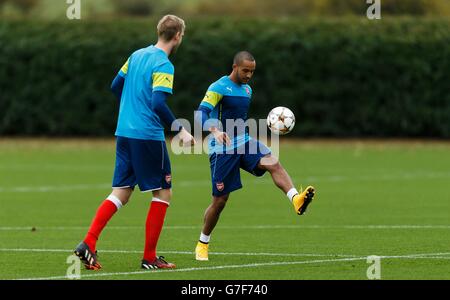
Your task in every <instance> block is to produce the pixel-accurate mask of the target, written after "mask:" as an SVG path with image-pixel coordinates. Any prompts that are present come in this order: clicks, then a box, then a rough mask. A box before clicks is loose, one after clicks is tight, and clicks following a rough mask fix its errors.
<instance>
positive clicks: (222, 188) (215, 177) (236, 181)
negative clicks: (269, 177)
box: [209, 139, 270, 196]
mask: <svg viewBox="0 0 450 300" xmlns="http://www.w3.org/2000/svg"><path fill="white" fill-rule="evenodd" d="M243 150H244V151H243ZM250 150H251V151H250ZM268 154H270V149H269V148H267V146H266V145H264V144H263V143H261V142H259V141H257V140H254V139H251V140H250V141H248V142H247V143H245V144H244V145H242V146H241V147H239V148H237V149H235V152H234V154H230V153H213V154H211V155H210V156H209V162H210V167H211V179H212V194H213V195H214V196H223V195H226V194H228V193H231V192H232V191H235V190H238V189H240V188H242V183H241V173H240V169H243V170H245V171H247V172H249V173H251V174H253V175H255V176H258V177H260V176H263V175H264V173H265V172H266V170H263V169H260V168H258V163H259V161H260V160H261V158H263V157H264V156H267V155H268Z"/></svg>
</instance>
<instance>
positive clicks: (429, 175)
mask: <svg viewBox="0 0 450 300" xmlns="http://www.w3.org/2000/svg"><path fill="white" fill-rule="evenodd" d="M449 177H450V173H448V172H424V173H402V174H395V175H361V176H358V177H351V176H342V175H330V176H308V177H303V178H293V180H294V181H308V182H341V181H350V180H351V181H372V180H377V181H379V180H381V181H391V180H412V179H419V178H421V179H436V178H449ZM176 184H177V185H179V186H180V187H199V186H210V185H211V181H209V180H179V181H177V182H176ZM247 184H272V181H271V180H270V179H265V178H262V179H257V180H249V181H247ZM110 187H111V184H110V183H101V184H78V185H61V186H57V185H56V186H18V187H0V193H2V192H13V193H30V192H41V193H44V192H58V191H59V192H64V191H71V190H96V189H107V188H110Z"/></svg>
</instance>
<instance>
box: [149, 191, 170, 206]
mask: <svg viewBox="0 0 450 300" xmlns="http://www.w3.org/2000/svg"><path fill="white" fill-rule="evenodd" d="M153 197H155V198H158V199H161V200H163V201H165V202H168V203H169V202H170V199H172V189H162V190H158V191H154V192H153Z"/></svg>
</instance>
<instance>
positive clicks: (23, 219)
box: [0, 140, 450, 280]
mask: <svg viewBox="0 0 450 300" xmlns="http://www.w3.org/2000/svg"><path fill="white" fill-rule="evenodd" d="M280 153H281V162H282V164H283V165H284V166H285V167H286V169H287V170H288V172H289V173H290V175H291V177H292V178H293V179H294V182H295V183H296V185H297V186H298V187H300V185H303V187H305V186H306V185H308V184H313V185H314V186H315V187H316V190H317V195H316V198H315V201H314V202H313V203H312V204H311V206H310V207H309V209H308V212H307V214H306V215H305V216H301V217H300V216H297V215H295V214H294V211H293V209H292V207H291V204H290V203H289V202H288V200H287V198H286V196H285V195H283V193H281V192H280V191H279V190H278V189H277V188H276V187H275V186H274V185H273V183H272V181H271V178H270V175H269V174H266V176H264V177H263V178H254V177H252V176H251V175H249V174H246V173H245V172H242V175H243V176H242V180H243V185H244V188H243V189H241V190H239V191H237V192H235V193H233V194H232V195H231V197H230V200H229V203H228V205H227V207H226V208H225V210H224V212H223V213H222V217H221V219H220V221H219V224H218V226H217V227H216V230H215V232H214V233H213V235H212V240H211V244H210V251H211V253H210V260H209V261H208V262H197V261H196V260H195V259H194V254H193V251H194V248H195V245H196V241H197V239H198V237H199V234H200V229H201V226H202V221H203V212H204V210H205V208H206V207H207V206H208V205H209V203H210V181H209V179H210V175H209V165H208V159H207V157H206V156H204V155H181V156H175V155H173V154H171V160H172V172H173V184H174V189H173V199H172V205H171V207H170V208H169V210H168V214H167V217H166V223H165V227H164V229H163V232H162V234H161V238H160V242H159V245H158V255H164V256H165V257H166V259H167V260H169V261H171V262H175V263H176V264H177V269H176V270H175V271H144V270H141V269H140V259H141V255H142V254H141V253H142V249H143V242H144V224H145V217H146V214H147V209H148V205H149V203H150V199H151V195H150V194H143V193H140V192H139V191H136V192H135V194H134V196H133V198H132V199H131V201H130V203H129V204H128V205H127V206H126V207H125V208H123V209H122V210H121V211H120V212H119V213H118V214H116V216H115V217H114V218H113V219H112V220H111V222H110V223H109V224H108V226H107V227H106V229H105V230H104V232H103V235H102V236H101V239H100V241H99V243H98V250H99V258H100V262H101V263H102V265H103V269H102V270H100V271H98V272H92V271H87V270H82V272H81V276H82V279H155V280H161V279H164V280H167V279H288V280H290V279H357V280H365V279H367V275H366V274H367V269H368V268H369V267H370V266H371V264H370V263H368V262H367V257H368V256H370V255H377V256H380V257H381V260H380V265H381V273H380V274H381V279H450V247H449V245H450V144H449V143H445V142H427V141H423V142H395V141H391V142H386V141H384V142H383V141H379V142H373V141H372V142H357V141H348V142H339V141H305V142H302V141H299V142H297V141H289V142H285V143H283V144H282V147H281V151H280ZM113 165H114V141H113V140H69V141H55V140H53V141H52V140H25V141H24V140H3V141H0V279H25V278H26V279H28V278H49V279H52V278H54V279H64V278H65V276H66V272H67V268H68V267H69V266H70V264H68V263H67V261H66V260H67V258H68V257H69V256H70V255H71V254H72V250H73V249H74V247H75V246H76V245H77V243H78V242H79V241H80V240H81V239H82V238H83V237H84V234H85V232H86V229H87V227H88V225H89V224H90V221H91V219H92V217H93V215H94V213H95V211H96V209H97V207H98V205H99V204H100V203H101V201H102V200H103V199H104V198H105V197H106V196H107V195H108V194H109V192H110V188H109V187H110V182H111V178H112V172H113ZM32 228H34V229H32Z"/></svg>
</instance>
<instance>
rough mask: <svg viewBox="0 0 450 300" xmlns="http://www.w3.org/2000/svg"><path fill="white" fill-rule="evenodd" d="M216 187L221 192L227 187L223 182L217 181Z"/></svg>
mask: <svg viewBox="0 0 450 300" xmlns="http://www.w3.org/2000/svg"><path fill="white" fill-rule="evenodd" d="M216 188H217V190H218V191H219V192H221V191H223V189H224V188H225V184H224V183H223V182H217V183H216Z"/></svg>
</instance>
